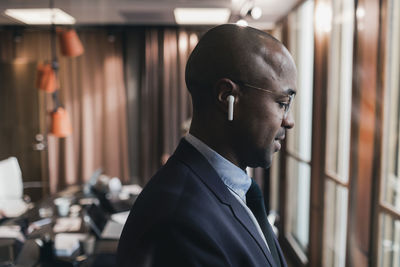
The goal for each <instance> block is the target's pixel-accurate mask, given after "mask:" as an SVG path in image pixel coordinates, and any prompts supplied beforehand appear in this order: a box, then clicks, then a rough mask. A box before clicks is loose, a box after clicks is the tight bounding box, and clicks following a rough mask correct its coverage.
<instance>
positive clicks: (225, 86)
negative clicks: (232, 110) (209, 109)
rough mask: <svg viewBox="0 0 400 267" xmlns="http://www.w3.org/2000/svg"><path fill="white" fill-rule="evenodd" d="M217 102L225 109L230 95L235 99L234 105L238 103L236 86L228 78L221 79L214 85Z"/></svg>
mask: <svg viewBox="0 0 400 267" xmlns="http://www.w3.org/2000/svg"><path fill="white" fill-rule="evenodd" d="M215 91H216V97H217V102H218V103H219V104H222V106H225V107H227V103H228V96H230V95H232V96H233V97H234V98H235V103H237V101H238V92H239V88H238V85H237V84H235V83H234V82H232V80H230V79H228V78H223V79H220V80H218V81H217V83H216V84H215Z"/></svg>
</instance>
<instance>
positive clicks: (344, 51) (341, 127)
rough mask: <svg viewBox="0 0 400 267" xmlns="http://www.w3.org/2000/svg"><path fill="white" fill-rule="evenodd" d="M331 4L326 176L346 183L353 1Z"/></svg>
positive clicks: (343, 0) (340, 1)
mask: <svg viewBox="0 0 400 267" xmlns="http://www.w3.org/2000/svg"><path fill="white" fill-rule="evenodd" d="M331 3H332V9H333V10H332V31H331V37H330V40H331V41H330V48H329V50H330V51H329V67H328V68H329V76H328V100H327V130H326V132H327V134H326V172H327V173H328V174H330V175H333V176H334V177H338V178H339V179H341V180H342V181H343V182H347V180H348V170H349V148H350V122H351V96H352V94H351V91H352V90H351V88H352V60H353V56H352V55H353V28H354V27H353V20H354V1H347V0H339V1H331Z"/></svg>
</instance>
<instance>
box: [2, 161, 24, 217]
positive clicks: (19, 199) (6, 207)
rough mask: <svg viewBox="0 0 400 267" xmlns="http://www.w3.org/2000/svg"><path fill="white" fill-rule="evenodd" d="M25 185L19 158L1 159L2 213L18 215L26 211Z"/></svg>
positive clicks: (12, 215)
mask: <svg viewBox="0 0 400 267" xmlns="http://www.w3.org/2000/svg"><path fill="white" fill-rule="evenodd" d="M23 190H24V186H23V183H22V173H21V168H20V167H19V164H18V160H17V158H15V157H10V158H8V159H5V160H2V161H0V213H1V214H3V215H5V216H7V217H17V216H19V215H21V214H22V213H24V212H25V211H26V210H27V208H28V204H27V203H25V202H24V200H23Z"/></svg>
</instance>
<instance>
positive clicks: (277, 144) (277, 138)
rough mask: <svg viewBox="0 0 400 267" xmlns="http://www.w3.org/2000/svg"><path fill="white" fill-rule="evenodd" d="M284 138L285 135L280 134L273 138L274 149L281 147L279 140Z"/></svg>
mask: <svg viewBox="0 0 400 267" xmlns="http://www.w3.org/2000/svg"><path fill="white" fill-rule="evenodd" d="M284 139H285V135H284V134H283V135H280V136H278V137H276V138H275V140H274V145H275V147H276V148H275V151H278V150H280V149H281V147H282V145H281V141H283V140H284Z"/></svg>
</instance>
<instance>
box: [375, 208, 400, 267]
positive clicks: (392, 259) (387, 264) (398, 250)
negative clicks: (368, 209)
mask: <svg viewBox="0 0 400 267" xmlns="http://www.w3.org/2000/svg"><path fill="white" fill-rule="evenodd" d="M380 225H381V227H380V235H379V236H380V238H379V239H380V240H379V251H380V253H379V266H380V267H394V266H400V221H399V220H394V219H393V218H391V217H390V216H389V215H384V214H381V216H380Z"/></svg>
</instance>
